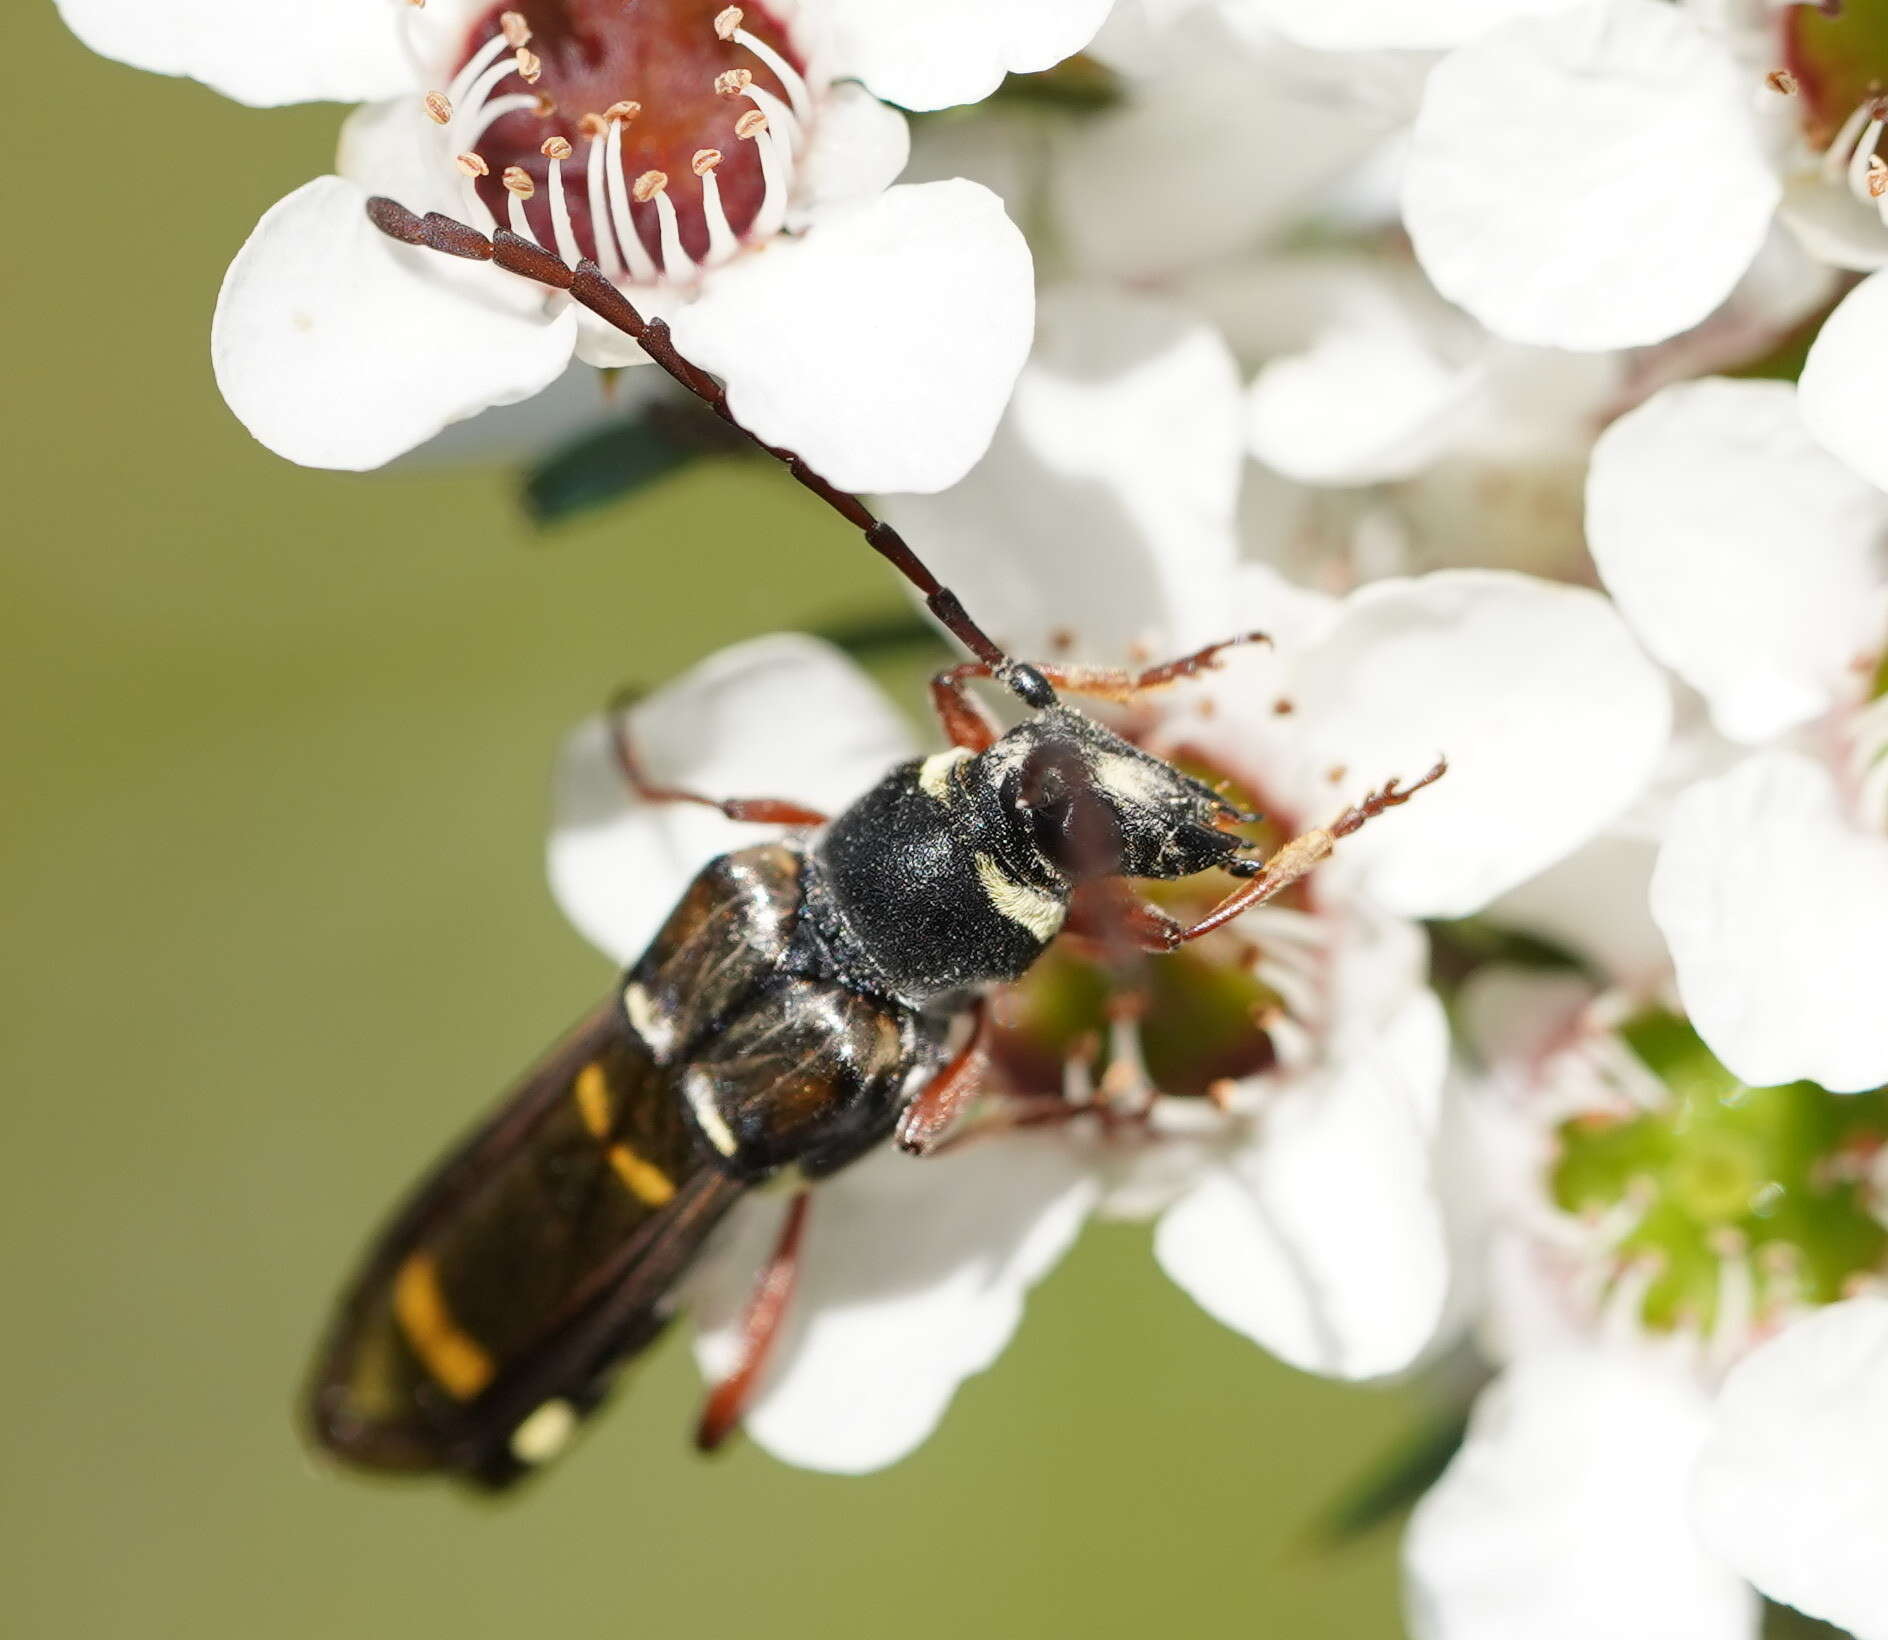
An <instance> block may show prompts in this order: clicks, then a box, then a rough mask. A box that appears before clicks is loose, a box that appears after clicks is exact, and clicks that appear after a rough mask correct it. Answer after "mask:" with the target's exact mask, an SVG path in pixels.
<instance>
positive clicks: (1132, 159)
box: [1025, 14, 1393, 282]
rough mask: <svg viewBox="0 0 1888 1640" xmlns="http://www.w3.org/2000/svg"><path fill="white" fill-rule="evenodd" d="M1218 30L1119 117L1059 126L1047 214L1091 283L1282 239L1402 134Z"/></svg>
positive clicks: (1387, 119) (1189, 30)
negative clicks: (1390, 132) (1391, 136)
mask: <svg viewBox="0 0 1888 1640" xmlns="http://www.w3.org/2000/svg"><path fill="white" fill-rule="evenodd" d="M1206 21H1207V18H1206V17H1205V16H1204V15H1201V14H1196V16H1195V18H1193V19H1189V21H1188V23H1187V26H1186V29H1185V31H1184V32H1183V33H1182V34H1181V35H1180V39H1181V40H1182V41H1183V42H1184V45H1185V49H1184V51H1183V52H1182V53H1181V55H1180V57H1179V60H1178V61H1177V62H1175V63H1173V64H1172V65H1170V66H1169V67H1168V68H1167V71H1166V72H1163V73H1161V74H1158V75H1156V76H1154V77H1152V78H1150V79H1146V80H1143V81H1139V82H1137V83H1136V84H1135V85H1134V87H1133V94H1132V95H1131V96H1129V97H1128V98H1127V99H1125V100H1124V102H1123V103H1122V104H1121V105H1120V106H1119V107H1117V108H1112V109H1107V110H1103V111H1101V112H1098V113H1094V114H1090V115H1085V116H1083V117H1082V118H1081V119H1079V120H1065V121H1063V122H1061V124H1060V125H1059V126H1057V127H1052V128H1051V140H1052V146H1051V150H1050V167H1049V174H1048V178H1047V184H1048V186H1047V198H1046V204H1047V206H1048V209H1049V210H1050V212H1051V213H1052V215H1053V223H1054V227H1055V229H1056V230H1057V232H1058V234H1059V237H1060V239H1061V241H1062V244H1063V246H1064V247H1065V249H1066V252H1067V254H1068V257H1069V260H1070V263H1071V264H1072V265H1073V267H1074V268H1075V269H1076V270H1078V271H1079V273H1080V274H1081V275H1083V276H1086V277H1105V278H1109V279H1118V280H1126V281H1134V282H1140V281H1149V280H1154V279H1160V278H1166V277H1171V276H1174V275H1177V274H1181V273H1184V272H1186V271H1188V270H1189V269H1193V268H1197V267H1199V266H1201V265H1202V264H1208V263H1211V262H1212V261H1214V260H1215V259H1218V258H1222V257H1233V256H1238V255H1240V254H1241V253H1244V252H1247V251H1249V250H1250V249H1251V248H1252V247H1253V246H1254V245H1257V244H1262V243H1264V242H1265V241H1267V240H1274V239H1277V238H1279V237H1281V236H1282V235H1283V234H1284V233H1286V232H1287V231H1289V230H1290V229H1291V228H1292V227H1293V226H1295V225H1296V224H1298V223H1299V222H1301V221H1302V220H1303V218H1304V217H1305V215H1306V214H1308V212H1309V211H1310V210H1312V209H1313V208H1314V207H1317V206H1321V205H1323V204H1324V203H1325V201H1326V200H1327V199H1328V197H1329V195H1330V192H1331V190H1332V188H1333V186H1334V185H1335V184H1338V183H1340V182H1341V181H1342V180H1343V179H1344V178H1345V177H1346V175H1347V174H1349V173H1351V172H1352V171H1354V170H1355V169H1357V168H1358V167H1359V166H1360V165H1361V163H1362V161H1363V160H1364V158H1365V156H1366V155H1367V154H1368V153H1369V152H1370V151H1371V150H1372V149H1373V148H1374V147H1376V146H1377V145H1378V144H1379V143H1380V142H1381V141H1382V138H1383V136H1384V133H1385V131H1386V129H1387V128H1388V127H1389V126H1390V125H1391V123H1392V120H1393V115H1392V114H1391V113H1390V112H1388V111H1385V110H1381V109H1374V108H1369V107H1362V106H1359V104H1358V102H1357V100H1356V99H1355V98H1353V97H1350V96H1348V95H1345V94H1343V92H1341V91H1336V90H1333V88H1331V87H1328V86H1322V85H1318V84H1316V83H1315V82H1314V81H1313V80H1312V79H1311V78H1310V77H1309V76H1308V75H1306V74H1305V73H1304V72H1303V70H1302V67H1301V66H1300V65H1297V64H1290V63H1284V62H1277V61H1267V60H1264V59H1261V60H1259V61H1258V62H1254V60H1253V59H1252V57H1251V56H1250V55H1249V54H1248V53H1246V52H1244V51H1242V50H1241V49H1240V48H1238V47H1237V46H1236V45H1234V44H1232V43H1230V42H1228V41H1226V40H1225V39H1224V38H1223V36H1222V35H1221V33H1220V32H1219V31H1217V30H1212V29H1202V28H1201V24H1203V23H1205V22H1206ZM1346 89H1347V88H1346ZM1025 220H1028V219H1025Z"/></svg>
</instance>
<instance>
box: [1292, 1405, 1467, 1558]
mask: <svg viewBox="0 0 1888 1640" xmlns="http://www.w3.org/2000/svg"><path fill="white" fill-rule="evenodd" d="M1467 1435H1468V1410H1467V1408H1466V1407H1445V1408H1441V1409H1438V1411H1437V1412H1436V1413H1434V1414H1432V1415H1431V1417H1430V1419H1429V1420H1428V1421H1427V1422H1425V1423H1422V1424H1418V1425H1417V1426H1416V1427H1415V1428H1413V1429H1410V1430H1408V1431H1406V1432H1405V1434H1404V1436H1403V1439H1402V1440H1401V1441H1399V1442H1398V1443H1397V1444H1396V1445H1395V1446H1393V1447H1391V1448H1390V1450H1389V1451H1388V1452H1386V1453H1384V1454H1383V1456H1382V1457H1381V1458H1380V1459H1379V1460H1378V1462H1377V1463H1376V1464H1375V1465H1374V1466H1373V1467H1372V1468H1371V1469H1369V1470H1367V1471H1366V1472H1365V1473H1364V1474H1362V1475H1360V1476H1359V1477H1358V1478H1357V1479H1356V1480H1354V1481H1353V1482H1352V1483H1351V1484H1350V1485H1349V1486H1348V1487H1347V1488H1345V1490H1344V1491H1342V1492H1340V1493H1339V1494H1338V1496H1337V1498H1336V1500H1335V1501H1334V1502H1332V1503H1331V1504H1329V1505H1328V1506H1327V1507H1326V1508H1325V1509H1324V1511H1323V1512H1322V1513H1321V1514H1320V1515H1319V1517H1318V1518H1317V1519H1316V1520H1314V1521H1313V1522H1312V1523H1311V1525H1310V1527H1309V1528H1308V1529H1307V1531H1306V1533H1305V1545H1306V1547H1307V1548H1309V1549H1310V1550H1312V1551H1313V1552H1316V1553H1329V1552H1330V1551H1332V1550H1335V1549H1342V1548H1345V1547H1347V1546H1348V1545H1350V1544H1352V1543H1355V1542H1357V1541H1358V1540H1359V1539H1362V1538H1366V1537H1368V1536H1369V1535H1370V1534H1371V1533H1372V1532H1375V1531H1377V1530H1378V1529H1380V1528H1381V1527H1384V1526H1389V1525H1392V1524H1394V1523H1395V1522H1397V1521H1400V1520H1401V1519H1402V1518H1403V1517H1404V1516H1405V1515H1407V1514H1408V1513H1409V1511H1410V1510H1411V1509H1413V1508H1415V1506H1416V1501H1417V1499H1419V1498H1420V1497H1421V1496H1422V1495H1423V1494H1424V1493H1425V1492H1427V1491H1428V1490H1429V1488H1430V1487H1432V1486H1434V1485H1435V1484H1436V1482H1437V1481H1439V1480H1440V1479H1442V1472H1443V1471H1444V1470H1445V1469H1447V1468H1448V1467H1449V1462H1450V1460H1451V1459H1452V1458H1454V1456H1455V1455H1456V1453H1457V1452H1459V1451H1460V1450H1461V1447H1462V1442H1463V1440H1464V1439H1465V1438H1466V1437H1467Z"/></svg>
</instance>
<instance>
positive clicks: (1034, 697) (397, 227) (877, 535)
mask: <svg viewBox="0 0 1888 1640" xmlns="http://www.w3.org/2000/svg"><path fill="white" fill-rule="evenodd" d="M367 219H368V221H370V222H372V223H373V225H374V226H375V227H376V228H378V229H379V230H380V231H381V232H382V233H384V234H386V235H387V236H388V238H390V239H397V240H399V241H400V242H401V243H402V244H405V245H421V246H424V247H425V248H427V249H428V250H435V251H440V252H443V253H444V254H445V255H447V256H461V257H464V258H466V259H467V260H468V261H474V262H495V263H497V264H498V266H499V267H501V268H503V269H505V270H506V271H507V272H508V273H516V274H519V275H521V276H523V277H524V278H526V279H534V280H536V281H537V282H538V283H539V284H543V285H549V286H551V287H552V288H553V289H556V290H562V291H568V292H569V293H570V296H571V299H572V300H573V301H577V302H581V303H582V304H583V305H584V306H585V307H587V308H588V309H589V310H590V311H591V312H592V313H594V314H595V315H596V316H597V317H598V318H599V319H601V320H603V321H604V323H605V324H608V325H611V326H614V327H615V328H616V329H617V330H620V331H621V332H622V333H623V334H624V335H625V336H628V337H630V338H631V339H632V340H633V341H635V342H636V343H638V344H639V345H640V346H641V348H642V350H643V352H645V353H647V354H648V355H649V357H650V359H651V360H653V361H654V362H655V363H656V364H658V365H660V366H661V367H662V368H663V369H664V370H665V371H667V372H668V374H669V375H670V376H672V377H674V379H675V380H676V381H678V382H680V383H681V385H682V386H684V387H686V388H687V389H688V390H689V392H691V393H693V394H694V395H695V397H696V398H698V399H700V400H701V401H702V403H704V404H705V405H707V406H708V408H709V409H710V410H712V411H714V413H715V414H716V415H717V416H719V417H720V418H721V419H722V420H723V421H725V422H726V423H727V424H728V425H729V426H730V427H732V428H734V429H735V430H736V431H738V432H740V433H742V434H743V435H745V436H746V437H747V438H749V439H752V440H753V442H754V443H755V444H756V445H758V446H759V447H760V448H761V449H763V450H765V451H766V452H767V454H768V455H770V456H772V457H773V458H774V459H775V460H776V461H778V462H781V463H783V464H784V465H785V467H786V469H787V471H788V472H789V473H791V474H792V475H793V476H794V477H795V478H796V479H798V480H799V482H800V483H801V484H803V485H805V486H806V488H807V489H809V490H811V491H812V492H813V493H814V494H815V495H816V496H818V497H819V498H820V500H822V501H824V502H825V503H826V505H827V506H829V507H831V508H832V509H833V511H834V512H836V513H838V514H839V516H840V517H841V518H843V519H845V520H846V522H847V523H849V524H851V525H852V526H853V528H855V529H856V530H858V531H859V532H860V533H861V534H862V535H864V537H865V541H866V545H867V546H869V547H870V548H871V549H872V550H873V551H874V552H876V553H877V554H878V555H879V556H880V557H882V558H884V559H885V560H887V561H888V562H889V563H890V564H891V565H892V567H893V568H894V569H896V570H897V571H898V573H899V574H900V575H902V576H904V578H905V579H906V580H907V581H909V582H910V583H911V584H912V585H913V586H914V587H916V588H917V589H918V591H919V592H920V593H922V594H923V596H924V606H925V608H926V609H928V610H930V612H931V613H932V614H933V615H935V616H936V617H937V619H938V620H939V622H941V623H942V624H943V626H944V628H945V630H947V631H948V632H949V633H950V634H951V636H952V637H954V638H956V639H957V640H958V642H959V643H961V644H962V645H963V646H964V647H965V648H966V649H968V650H969V651H970V652H971V654H973V655H975V656H976V657H977V659H978V660H980V661H983V662H985V663H986V664H988V665H989V667H990V668H991V670H992V672H993V673H994V675H995V676H996V678H997V680H998V681H999V682H1000V683H1002V684H1004V685H1005V686H1006V687H1007V688H1009V689H1010V690H1011V692H1012V693H1014V694H1015V695H1016V696H1017V697H1018V698H1019V699H1021V700H1022V701H1023V703H1024V704H1025V705H1028V706H1034V707H1042V706H1053V705H1054V704H1055V699H1056V696H1055V691H1054V689H1052V688H1051V687H1050V686H1049V683H1048V680H1047V679H1045V678H1044V677H1043V676H1042V674H1041V673H1040V672H1038V671H1037V670H1036V669H1035V668H1034V667H1033V666H1028V665H1023V664H1019V663H1018V662H1016V661H1013V660H1011V659H1010V657H1009V656H1008V655H1006V654H1005V653H1004V652H1003V651H1002V650H1001V649H1000V648H998V647H997V645H996V643H995V641H994V640H993V639H992V638H991V637H990V636H989V634H988V633H986V632H985V631H984V630H983V628H982V627H980V626H979V625H977V623H976V622H975V621H973V620H972V619H971V618H970V612H969V611H968V610H966V609H965V608H964V606H963V604H962V602H961V601H960V600H959V599H958V596H957V594H956V593H954V592H952V591H951V589H950V588H949V587H947V586H945V585H944V584H943V583H942V582H940V581H939V580H938V578H937V577H936V576H935V575H933V574H932V573H931V571H930V569H929V568H928V567H927V566H926V564H925V562H924V560H923V559H921V558H920V557H919V556H918V555H917V554H916V553H915V552H913V551H912V550H911V548H910V546H909V545H908V544H907V543H906V541H905V539H904V537H903V536H901V535H900V534H899V533H898V532H897V531H896V530H895V529H893V528H892V527H891V525H890V524H888V523H886V522H885V520H884V519H882V518H879V517H877V516H876V515H875V514H874V513H873V512H872V510H871V508H869V507H868V506H866V504H865V503H864V502H863V501H861V500H860V499H859V498H858V497H857V496H856V495H853V494H852V493H851V492H850V491H847V490H842V489H839V488H838V487H837V486H836V485H833V484H829V483H828V482H827V481H826V480H825V479H823V478H822V477H820V475H819V474H818V473H816V472H814V471H813V469H812V468H811V467H809V466H807V464H806V463H805V462H804V461H802V460H801V459H800V458H799V457H798V456H797V455H795V454H794V453H793V451H791V450H783V449H781V448H780V447H779V446H778V445H774V444H769V443H767V442H766V440H764V439H762V438H760V437H758V436H757V435H756V434H754V433H752V432H750V431H749V430H748V429H747V428H745V427H743V426H742V425H741V424H740V422H738V421H736V420H735V419H734V415H733V412H732V411H730V410H729V409H728V395H727V390H726V389H725V388H723V387H722V385H721V383H719V382H718V381H716V380H715V379H714V377H713V376H711V375H709V374H708V372H707V371H705V370H703V369H701V368H700V367H699V366H698V365H695V364H692V363H690V361H689V360H687V359H685V358H683V357H682V355H681V354H680V353H678V352H677V351H676V349H675V343H674V342H673V341H672V340H671V339H670V336H669V327H668V324H667V323H666V322H665V321H664V320H661V319H645V318H644V317H643V316H642V314H641V313H640V312H638V311H637V309H636V307H635V304H634V303H632V302H631V301H630V300H629V298H628V297H626V296H625V295H624V294H623V293H622V292H621V291H620V290H618V289H617V288H616V286H615V285H614V284H613V283H611V281H610V280H609V279H608V278H607V277H606V276H605V274H604V272H603V270H602V269H601V268H599V267H598V266H597V265H596V263H595V262H593V261H591V260H590V259H589V258H588V257H585V258H584V259H583V260H581V261H580V262H578V263H577V265H576V266H575V267H574V268H573V267H571V266H569V265H568V264H567V263H565V262H564V261H563V260H562V259H561V258H560V257H558V256H556V255H555V254H554V253H552V252H550V251H547V250H545V249H544V247H543V246H541V245H538V244H536V243H534V242H533V241H531V240H529V239H526V238H524V237H523V235H521V234H516V233H513V232H512V231H511V230H510V229H508V228H499V229H498V230H497V231H496V232H494V233H493V234H492V235H491V236H490V237H489V238H488V237H487V236H486V235H484V234H482V233H480V232H479V231H478V229H476V228H471V227H468V226H467V225H466V224H465V223H463V222H459V221H456V220H455V219H454V218H452V217H449V216H442V215H440V214H439V213H438V212H437V211H432V212H428V213H427V214H426V215H425V216H419V215H417V214H416V213H414V212H412V211H409V210H408V209H407V208H406V207H405V206H404V205H402V204H400V203H399V202H398V201H396V200H392V199H387V198H384V197H382V196H379V195H376V196H375V197H374V198H372V199H370V200H368V202H367Z"/></svg>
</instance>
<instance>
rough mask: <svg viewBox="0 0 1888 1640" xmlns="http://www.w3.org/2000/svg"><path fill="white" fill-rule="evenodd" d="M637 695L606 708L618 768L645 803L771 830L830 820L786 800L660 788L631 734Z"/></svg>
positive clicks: (619, 697)
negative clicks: (688, 808)
mask: <svg viewBox="0 0 1888 1640" xmlns="http://www.w3.org/2000/svg"><path fill="white" fill-rule="evenodd" d="M635 701H636V692H635V691H634V690H630V689H625V690H621V691H619V692H618V693H617V694H616V695H615V696H614V697H613V698H612V699H611V701H610V704H609V706H608V707H607V708H605V712H604V716H605V719H606V720H607V722H608V723H609V726H610V744H611V747H612V748H613V749H614V751H615V753H616V766H617V768H618V769H619V770H620V771H621V773H622V776H623V781H624V783H625V784H626V785H627V786H628V787H629V789H630V790H631V791H633V792H634V793H635V794H636V795H637V796H638V797H640V798H641V799H642V800H643V801H644V802H645V803H699V804H701V805H702V806H703V807H704V808H710V809H719V810H720V811H721V812H722V813H723V814H725V815H726V816H727V817H728V818H729V819H730V820H746V821H752V822H753V823H754V824H756V825H768V826H820V825H824V824H825V823H826V821H827V819H828V818H829V816H828V815H827V814H826V813H825V812H824V811H823V810H820V809H814V808H808V807H807V805H806V804H804V803H795V802H793V801H792V800H791V799H789V798H784V797H705V796H703V795H702V794H701V793H700V792H691V791H686V790H684V789H683V788H681V787H680V786H659V785H657V784H656V783H655V782H654V781H652V780H651V779H650V778H649V776H648V775H647V774H646V773H645V772H644V770H643V766H642V760H641V758H639V757H638V756H637V754H636V743H635V740H634V738H633V737H632V736H631V735H630V732H629V708H630V707H631V706H632V705H634V704H635Z"/></svg>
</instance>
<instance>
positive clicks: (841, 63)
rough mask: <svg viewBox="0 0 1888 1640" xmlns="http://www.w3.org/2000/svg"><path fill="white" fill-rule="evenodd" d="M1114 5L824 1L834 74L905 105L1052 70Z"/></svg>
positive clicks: (967, 94) (1097, 1)
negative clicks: (831, 43)
mask: <svg viewBox="0 0 1888 1640" xmlns="http://www.w3.org/2000/svg"><path fill="white" fill-rule="evenodd" d="M1110 4H1111V0H1028V3H1027V4H1024V5H1018V4H1016V3H1015V0H954V3H953V4H951V5H944V6H941V5H939V4H937V0H823V3H822V5H821V7H820V10H821V11H822V12H823V13H825V14H826V18H827V21H828V26H829V27H830V29H831V31H832V42H833V46H832V49H833V57H834V72H835V73H836V74H840V75H845V76H848V77H850V78H852V79H858V80H863V81H864V82H865V83H866V84H867V85H868V86H870V87H871V88H872V90H873V91H874V92H876V93H877V94H878V95H879V96H881V97H884V98H885V99H886V100H887V101H889V102H895V103H900V104H902V105H903V106H904V107H906V108H919V109H925V108H949V107H950V106H951V105H952V104H954V103H969V102H979V101H981V100H982V99H983V98H985V97H987V96H989V95H990V93H991V92H992V91H994V90H996V88H997V87H998V86H999V85H1001V84H1002V83H1003V76H1004V75H1005V74H1012V73H1014V74H1032V73H1035V72H1036V71H1037V70H1039V69H1044V68H1050V67H1053V66H1054V65H1055V64H1056V63H1059V62H1061V60H1062V59H1063V58H1064V57H1067V56H1070V55H1072V54H1073V53H1075V52H1077V51H1080V50H1081V49H1082V47H1083V46H1085V45H1087V44H1088V42H1089V41H1090V40H1091V39H1093V38H1094V35H1095V30H1096V29H1098V28H1100V27H1101V23H1102V19H1103V18H1104V17H1106V16H1107V15H1108V7H1109V5H1110Z"/></svg>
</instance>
